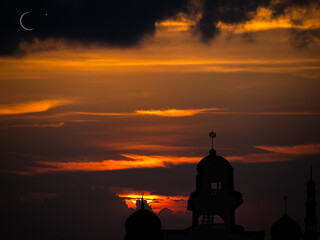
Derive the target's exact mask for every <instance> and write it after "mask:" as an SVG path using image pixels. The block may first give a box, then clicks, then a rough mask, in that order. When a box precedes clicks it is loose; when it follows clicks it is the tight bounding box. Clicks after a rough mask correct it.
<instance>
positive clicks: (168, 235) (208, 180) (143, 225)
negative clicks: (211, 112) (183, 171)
mask: <svg viewBox="0 0 320 240" xmlns="http://www.w3.org/2000/svg"><path fill="white" fill-rule="evenodd" d="M209 136H210V137H211V138H212V148H211V150H210V151H209V155H208V156H206V157H204V158H203V159H202V160H201V161H200V162H199V163H198V165H197V176H196V190H195V191H194V192H193V193H191V195H190V197H189V200H188V206H187V209H188V210H190V211H192V226H190V227H188V228H187V229H184V230H163V229H161V222H160V220H159V218H158V217H157V216H156V215H155V214H153V213H152V212H150V211H148V210H146V209H144V204H143V198H142V200H141V207H140V209H139V210H137V211H136V212H134V213H133V214H132V215H131V216H129V217H128V219H127V221H126V224H125V228H126V235H125V240H136V239H142V240H146V239H155V240H206V239H218V240H263V239H264V236H265V232H264V231H263V230H261V231H255V232H254V231H245V230H244V227H242V226H239V225H237V224H236V221H235V210H236V209H237V208H238V207H239V206H240V205H241V204H242V203H243V201H242V194H241V193H240V192H238V191H235V190H234V169H233V168H232V166H231V165H230V163H229V162H228V161H227V160H226V159H225V158H224V157H221V156H219V155H217V154H216V150H215V149H214V148H213V138H214V137H215V136H216V134H215V133H214V132H213V131H212V132H211V133H209ZM315 185H316V184H315V182H314V181H313V177H312V168H311V169H310V179H309V181H308V182H307V201H306V204H305V205H306V217H305V219H304V221H305V225H306V231H305V232H304V233H301V228H300V226H299V224H298V223H296V222H295V221H294V220H293V219H292V218H291V217H290V216H289V215H288V214H287V212H286V210H285V213H284V215H283V216H281V217H280V218H279V219H278V220H277V221H276V222H275V223H274V224H273V225H272V227H271V230H270V233H271V239H272V240H300V239H304V240H316V239H318V237H319V233H317V229H316V224H317V217H316V205H317V203H316V190H315ZM284 200H285V206H286V200H287V197H285V198H284ZM285 209H286V207H285Z"/></svg>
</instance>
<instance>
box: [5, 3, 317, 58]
mask: <svg viewBox="0 0 320 240" xmlns="http://www.w3.org/2000/svg"><path fill="white" fill-rule="evenodd" d="M315 3H316V1H312V0H309V1H298V0H295V1H294V0H284V1H277V2H276V3H275V2H273V1H271V0H243V1H238V0H162V1H161V0H155V1H149V0H139V1H131V0H119V1H98V0H90V1H89V0H77V1H62V0H61V1H50V0H46V1H39V0H29V1H22V0H13V1H2V2H1V4H0V7H1V9H2V13H3V14H1V16H0V27H1V29H2V32H3V33H4V36H3V37H2V38H1V40H0V54H1V55H12V54H16V55H19V54H20V55H23V54H25V53H26V52H28V51H32V50H30V47H27V48H28V49H26V47H22V45H21V42H23V41H24V42H29V43H32V42H34V41H38V40H40V42H41V40H47V39H54V42H51V45H49V46H47V45H42V46H36V47H35V49H33V50H39V49H48V48H52V47H56V46H57V45H59V43H63V44H69V45H76V44H79V43H80V44H102V45H111V46H118V47H128V46H133V45H135V44H137V43H139V41H140V40H141V39H142V38H143V37H145V36H148V35H152V34H153V33H154V31H155V23H156V22H157V21H162V20H165V19H168V18H172V17H175V16H177V15H178V14H179V13H183V14H184V15H185V16H187V17H189V18H195V17H196V16H199V15H200V16H201V17H200V19H198V21H196V24H195V26H194V29H195V32H196V33H198V34H200V36H201V39H202V41H204V42H208V41H209V40H210V39H213V38H214V37H215V36H216V35H217V34H218V33H219V31H220V30H219V27H218V23H220V22H222V23H228V24H238V23H242V22H246V21H248V20H250V19H252V18H253V17H254V16H255V14H256V12H257V10H258V8H260V7H270V8H271V10H272V11H273V16H274V17H278V16H281V15H283V14H287V13H288V10H290V9H292V8H294V7H306V6H310V5H312V4H315ZM26 11H30V12H31V13H30V14H27V15H26V16H25V17H24V20H23V22H24V24H25V25H26V26H27V27H30V28H31V27H34V30H33V31H25V30H23V29H22V28H21V27H20V23H19V19H20V16H21V15H22V14H23V13H24V12H26ZM38 45H39V42H38Z"/></svg>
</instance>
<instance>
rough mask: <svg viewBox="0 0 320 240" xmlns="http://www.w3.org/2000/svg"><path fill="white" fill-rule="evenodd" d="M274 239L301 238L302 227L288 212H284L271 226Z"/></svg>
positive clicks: (291, 239)
mask: <svg viewBox="0 0 320 240" xmlns="http://www.w3.org/2000/svg"><path fill="white" fill-rule="evenodd" d="M270 232H271V236H272V240H278V239H279V240H280V239H281V240H283V239H290V240H295V239H297V240H298V239H300V236H301V228H300V226H299V224H298V223H296V222H295V221H294V220H293V219H292V218H291V217H289V216H288V214H284V215H283V216H282V217H281V218H280V219H279V220H277V221H276V222H275V223H274V224H273V225H272V227H271V230H270Z"/></svg>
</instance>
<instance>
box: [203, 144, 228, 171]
mask: <svg viewBox="0 0 320 240" xmlns="http://www.w3.org/2000/svg"><path fill="white" fill-rule="evenodd" d="M208 168H209V169H210V170H213V169H216V170H217V171H219V172H220V171H221V170H222V171H226V172H228V171H229V170H230V169H232V167H231V165H230V163H229V162H228V160H227V159H225V158H224V157H221V156H219V155H216V150H215V149H214V148H212V149H211V150H210V154H209V155H208V156H206V157H204V158H203V159H202V160H201V161H200V162H199V163H198V165H197V171H198V173H202V172H203V171H205V170H206V169H208Z"/></svg>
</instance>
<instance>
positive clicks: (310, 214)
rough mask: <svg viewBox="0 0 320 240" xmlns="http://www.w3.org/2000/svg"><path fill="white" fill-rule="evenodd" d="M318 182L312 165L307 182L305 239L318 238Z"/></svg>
mask: <svg viewBox="0 0 320 240" xmlns="http://www.w3.org/2000/svg"><path fill="white" fill-rule="evenodd" d="M316 207H317V202H316V183H315V182H314V181H313V178H312V166H311V167H310V179H309V181H308V182H307V201H306V217H305V219H304V222H305V224H306V232H305V239H306V240H313V239H317V237H318V234H317V221H318V220H317V216H316Z"/></svg>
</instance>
